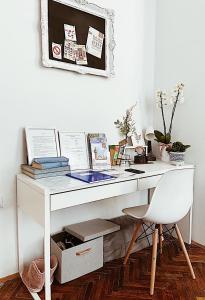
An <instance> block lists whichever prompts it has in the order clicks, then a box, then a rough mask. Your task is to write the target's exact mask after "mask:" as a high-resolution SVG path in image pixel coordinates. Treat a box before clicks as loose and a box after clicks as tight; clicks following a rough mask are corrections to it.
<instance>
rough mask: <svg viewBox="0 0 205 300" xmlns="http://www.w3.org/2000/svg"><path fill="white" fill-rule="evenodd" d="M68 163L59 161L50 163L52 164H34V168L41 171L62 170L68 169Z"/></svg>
mask: <svg viewBox="0 0 205 300" xmlns="http://www.w3.org/2000/svg"><path fill="white" fill-rule="evenodd" d="M67 166H68V161H65V162H64V161H61V162H60V161H59V162H50V163H37V162H32V167H33V168H35V169H39V170H45V169H52V168H60V167H67Z"/></svg>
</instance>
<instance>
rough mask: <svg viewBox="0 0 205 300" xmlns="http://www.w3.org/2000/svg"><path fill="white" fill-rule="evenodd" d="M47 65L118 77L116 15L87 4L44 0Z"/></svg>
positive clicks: (83, 1) (44, 48) (78, 0)
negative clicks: (115, 39)
mask: <svg viewBox="0 0 205 300" xmlns="http://www.w3.org/2000/svg"><path fill="white" fill-rule="evenodd" d="M41 24H42V46H43V49H42V50H43V51H42V54H43V57H42V58H43V59H42V60H43V65H44V66H45V67H54V68H60V69H65V70H69V71H76V72H78V73H81V74H86V73H88V74H93V75H100V76H106V77H110V76H113V75H114V48H115V41H114V12H113V10H110V9H104V8H101V7H99V6H97V5H95V4H91V3H88V2H87V1H85V0H41Z"/></svg>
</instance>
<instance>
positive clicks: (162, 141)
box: [154, 83, 184, 161]
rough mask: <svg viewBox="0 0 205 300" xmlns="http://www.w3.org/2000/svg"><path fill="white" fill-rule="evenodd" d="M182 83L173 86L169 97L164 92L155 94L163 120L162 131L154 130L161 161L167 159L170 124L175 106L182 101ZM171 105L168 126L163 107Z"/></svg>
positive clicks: (169, 142)
mask: <svg viewBox="0 0 205 300" xmlns="http://www.w3.org/2000/svg"><path fill="white" fill-rule="evenodd" d="M183 89H184V84H183V83H178V84H177V85H176V87H175V88H174V90H173V92H172V94H171V96H170V97H169V96H168V95H167V93H166V92H163V91H157V94H156V104H157V107H158V108H160V110H161V115H162V121H163V132H161V131H159V130H155V131H154V133H155V137H156V141H157V142H158V143H159V146H160V154H161V159H162V160H163V161H169V155H168V153H167V151H166V149H167V147H169V146H171V134H172V126H173V120H174V115H175V112H176V107H177V104H178V103H183V102H184V91H183ZM169 106H171V107H172V112H171V118H170V123H169V126H167V124H166V120H165V107H169Z"/></svg>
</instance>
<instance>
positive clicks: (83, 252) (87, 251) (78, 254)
mask: <svg viewBox="0 0 205 300" xmlns="http://www.w3.org/2000/svg"><path fill="white" fill-rule="evenodd" d="M91 250H92V248H88V249H85V250H82V251H79V252H76V256H81V255H85V254H87V253H89V252H90V251H91Z"/></svg>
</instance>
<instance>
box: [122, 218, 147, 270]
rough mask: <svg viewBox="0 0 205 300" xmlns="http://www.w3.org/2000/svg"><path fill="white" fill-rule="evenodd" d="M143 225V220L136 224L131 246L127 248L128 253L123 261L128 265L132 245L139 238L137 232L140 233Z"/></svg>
mask: <svg viewBox="0 0 205 300" xmlns="http://www.w3.org/2000/svg"><path fill="white" fill-rule="evenodd" d="M141 225H142V222H139V223H137V224H136V226H135V230H134V232H133V235H132V239H131V241H130V243H129V246H128V249H127V253H126V256H125V259H124V262H123V264H124V265H126V263H127V261H128V258H129V256H130V254H131V250H132V247H133V245H134V243H135V240H136V238H137V233H138V231H139V229H140V227H141Z"/></svg>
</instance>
